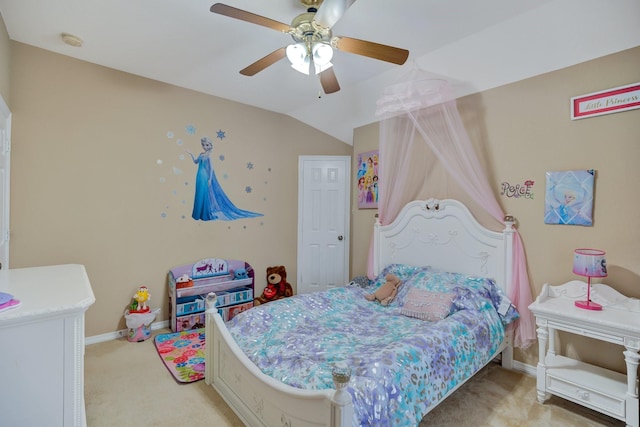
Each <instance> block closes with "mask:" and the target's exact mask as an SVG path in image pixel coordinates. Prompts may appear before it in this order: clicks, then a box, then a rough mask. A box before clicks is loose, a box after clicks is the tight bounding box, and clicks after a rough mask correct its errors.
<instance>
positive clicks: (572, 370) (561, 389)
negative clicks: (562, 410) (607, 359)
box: [546, 356, 627, 420]
mask: <svg viewBox="0 0 640 427" xmlns="http://www.w3.org/2000/svg"><path fill="white" fill-rule="evenodd" d="M547 362H551V364H550V366H549V368H548V369H547V373H546V383H547V384H546V388H547V391H549V392H551V393H553V394H555V395H557V396H560V397H563V398H565V399H568V400H571V401H573V402H576V403H579V404H581V405H584V406H588V407H590V408H591V409H595V410H596V411H599V412H602V413H605V414H607V415H610V416H612V417H615V418H618V419H622V420H624V419H625V417H626V398H627V396H626V381H625V377H624V376H623V375H621V374H618V373H616V372H611V371H606V370H604V369H602V368H599V367H596V366H592V365H588V364H586V363H582V362H579V361H576V360H572V359H569V358H565V357H563V356H555V357H548V358H547ZM553 365H555V366H553ZM552 366H553V367H552Z"/></svg>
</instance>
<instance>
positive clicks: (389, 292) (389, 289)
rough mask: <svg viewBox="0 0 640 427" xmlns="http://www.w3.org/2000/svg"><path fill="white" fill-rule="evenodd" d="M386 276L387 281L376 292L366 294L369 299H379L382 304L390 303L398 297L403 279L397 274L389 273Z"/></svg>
mask: <svg viewBox="0 0 640 427" xmlns="http://www.w3.org/2000/svg"><path fill="white" fill-rule="evenodd" d="M384 278H385V279H386V282H385V283H384V284H383V285H382V286H380V287H379V288H378V289H376V291H375V292H374V293H372V294H367V295H365V296H364V297H365V298H366V299H367V300H368V301H379V302H380V304H381V305H389V304H390V303H391V301H393V299H394V298H395V297H396V294H397V293H398V288H400V285H401V284H402V281H401V280H400V278H399V277H398V276H396V275H395V274H387V275H386V276H384Z"/></svg>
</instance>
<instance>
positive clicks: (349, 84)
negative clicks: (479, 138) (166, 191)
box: [0, 0, 640, 144]
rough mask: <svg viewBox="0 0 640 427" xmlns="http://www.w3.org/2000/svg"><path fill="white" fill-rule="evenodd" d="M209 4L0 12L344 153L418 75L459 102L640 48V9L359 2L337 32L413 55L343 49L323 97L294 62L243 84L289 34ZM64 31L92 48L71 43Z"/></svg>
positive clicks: (87, 5)
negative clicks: (313, 134) (392, 59)
mask: <svg viewBox="0 0 640 427" xmlns="http://www.w3.org/2000/svg"><path fill="white" fill-rule="evenodd" d="M222 2H223V3H225V4H228V5H230V6H233V7H237V8H240V9H244V10H247V11H249V12H252V13H255V14H258V15H262V16H266V17H268V18H272V19H275V20H277V21H280V22H284V23H286V24H289V23H290V22H291V20H292V19H293V18H294V17H295V16H296V15H298V14H300V13H302V12H304V11H305V7H304V6H302V4H301V3H300V2H299V0H271V1H251V0H225V1H222ZM213 3H215V0H0V13H1V14H2V17H3V19H4V22H5V24H6V27H7V31H8V33H9V36H10V38H11V39H12V40H16V41H18V42H22V43H26V44H29V45H33V46H37V47H40V48H42V49H46V50H50V51H53V52H57V53H60V54H62V55H68V56H71V57H74V58H78V59H81V60H85V61H88V62H91V63H95V64H99V65H103V66H106V67H110V68H114V69H117V70H121V71H125V72H128V73H133V74H137V75H140V76H143V77H148V78H150V79H154V80H159V81H162V82H166V83H171V84H174V85H177V86H180V87H184V88H188V89H193V90H196V91H199V92H203V93H206V94H211V95H215V96H219V97H222V98H226V99H230V100H234V101H238V102H242V103H245V104H249V105H253V106H256V107H260V108H264V109H266V110H271V111H275V112H279V113H283V114H286V115H289V116H291V117H294V118H296V119H298V120H300V121H302V122H304V123H307V124H309V125H310V126H313V127H315V128H317V129H319V130H321V131H323V132H325V133H327V134H329V135H332V136H334V137H336V138H338V139H340V140H342V141H344V142H346V143H348V144H351V143H352V138H353V129H354V128H356V127H359V126H362V125H365V124H368V123H371V122H374V121H376V117H375V103H376V99H377V98H378V96H379V94H380V92H381V90H382V88H383V87H384V86H386V85H389V84H393V83H395V82H397V81H399V79H402V78H403V76H405V75H408V73H409V72H410V71H411V70H412V69H413V70H415V69H416V68H419V69H421V70H423V71H426V72H428V73H430V74H432V75H433V76H436V77H444V78H446V79H447V80H449V81H450V82H451V83H452V84H453V86H454V87H455V89H456V91H457V94H458V95H459V96H463V95H467V94H470V93H474V92H477V91H481V90H486V89H489V88H492V87H496V86H500V85H503V84H506V83H511V82H514V81H518V80H521V79H524V78H528V77H531V76H534V75H537V74H541V73H545V72H548V71H552V70H557V69H560V68H564V67H567V66H570V65H573V64H576V63H580V62H584V61H587V60H590V59H593V58H597V57H600V56H603V55H607V54H610V53H614V52H618V51H621V50H625V49H629V48H632V47H635V46H639V45H640V1H639V0H518V1H513V0H483V1H478V0H357V1H356V2H355V3H354V4H353V5H352V6H351V7H350V8H349V9H348V10H347V11H346V13H345V14H344V15H343V17H342V18H341V19H340V20H339V21H338V23H337V24H336V25H335V26H334V27H333V34H334V35H342V36H349V37H353V38H358V39H364V40H369V41H374V42H377V43H382V44H388V45H392V46H396V47H401V48H404V49H408V50H409V51H410V55H409V60H408V61H407V63H406V64H405V65H403V66H398V65H393V64H388V63H386V62H382V61H377V60H374V59H370V58H367V57H363V56H358V55H354V54H349V53H344V52H336V53H335V55H334V60H333V61H332V62H333V63H334V64H335V65H334V69H335V74H336V76H337V78H338V81H339V83H340V86H341V87H342V90H341V91H339V92H337V93H335V94H331V95H324V94H322V95H321V96H319V95H320V94H321V87H320V83H319V81H318V79H317V77H316V76H305V75H303V74H300V73H298V72H296V71H294V70H293V69H291V68H290V67H289V65H288V62H287V60H286V59H283V60H281V61H279V62H277V63H276V64H274V65H272V66H270V67H269V68H267V69H265V70H264V71H262V72H260V73H258V74H256V75H255V76H253V77H245V76H242V75H240V74H239V73H238V71H239V70H241V69H242V68H244V67H246V66H247V65H249V64H251V63H253V62H254V61H256V60H257V59H259V58H261V57H263V56H264V55H266V54H268V53H270V52H272V51H274V50H275V49H277V48H279V47H282V46H286V45H288V44H290V43H291V37H290V36H288V35H286V34H282V33H278V32H277V31H274V30H271V29H268V28H265V27H261V26H257V25H254V24H250V23H246V22H243V21H239V20H236V19H232V18H229V17H226V16H221V15H217V14H214V13H211V12H210V11H209V9H210V7H211V5H212V4H213ZM63 32H67V33H71V34H74V35H76V36H78V37H80V38H81V39H83V40H84V45H83V46H82V47H80V48H75V47H71V46H68V45H66V44H64V43H63V42H62V41H61V38H60V34H61V33H63ZM628 83H632V82H628ZM600 89H605V88H594V91H595V90H600Z"/></svg>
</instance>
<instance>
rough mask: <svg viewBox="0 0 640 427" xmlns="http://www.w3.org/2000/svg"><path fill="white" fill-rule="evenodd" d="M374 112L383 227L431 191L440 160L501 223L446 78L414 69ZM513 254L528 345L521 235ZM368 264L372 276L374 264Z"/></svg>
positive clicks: (519, 339) (515, 290)
mask: <svg viewBox="0 0 640 427" xmlns="http://www.w3.org/2000/svg"><path fill="white" fill-rule="evenodd" d="M376 114H377V116H378V117H379V118H380V120H381V121H380V147H379V149H380V159H381V161H380V165H379V176H380V180H379V184H378V193H379V204H378V217H379V220H380V222H381V223H382V224H383V225H386V224H389V223H391V222H392V221H393V220H394V218H395V217H396V216H397V214H398V213H399V212H400V209H401V208H402V207H403V206H404V205H405V203H407V202H408V201H410V200H415V199H425V198H427V197H430V196H431V195H432V194H433V191H430V189H429V179H428V178H429V174H430V171H431V170H432V169H433V168H434V166H436V165H437V164H438V163H439V164H440V165H441V166H442V168H443V169H444V170H446V172H447V174H448V176H449V177H451V178H453V180H454V181H455V182H456V183H457V184H458V185H459V186H460V187H461V188H462V189H463V190H464V191H465V192H466V193H467V194H468V195H469V197H470V198H471V199H472V200H473V201H474V202H475V203H477V205H478V206H480V207H481V208H483V209H484V210H485V211H486V212H487V213H488V214H489V215H490V216H491V217H492V218H494V219H495V220H496V221H498V222H499V223H500V224H503V220H504V217H505V213H504V212H503V210H502V208H501V207H500V204H499V203H498V200H497V199H496V197H495V194H494V193H493V191H492V189H491V186H490V184H489V179H488V177H487V174H486V172H485V170H484V168H483V166H482V163H481V162H480V160H479V158H478V155H477V154H476V151H475V149H474V147H473V144H472V143H471V140H470V138H469V136H468V134H467V131H466V129H465V127H464V125H463V123H462V119H461V117H460V114H459V112H458V109H457V104H456V98H455V96H454V92H453V89H452V88H451V87H450V85H449V84H448V82H446V81H445V80H441V79H434V78H431V77H425V76H424V75H422V73H420V72H419V71H413V72H412V73H411V77H410V78H409V79H407V81H405V82H403V83H399V84H395V85H392V86H389V87H387V88H386V89H385V90H384V92H383V94H382V96H381V97H380V99H379V100H378V102H377V111H376ZM514 256H515V264H514V268H513V276H514V277H513V280H512V283H511V286H510V288H509V289H508V296H509V298H510V299H511V301H512V302H513V303H514V304H515V305H516V307H517V308H518V311H519V313H520V316H521V317H520V319H519V320H518V321H517V322H516V323H515V324H514V334H513V336H514V346H515V347H518V348H527V347H529V346H530V345H531V344H532V343H533V342H534V341H535V339H536V334H535V321H534V318H533V315H532V314H531V312H530V311H529V308H528V307H529V304H531V302H532V298H531V289H530V287H529V277H528V274H527V261H526V257H525V252H524V246H523V244H522V240H521V238H520V235H519V234H518V233H516V236H515V241H514ZM370 260H371V257H370ZM369 265H370V267H369V273H370V275H371V273H372V269H371V262H370V264H369Z"/></svg>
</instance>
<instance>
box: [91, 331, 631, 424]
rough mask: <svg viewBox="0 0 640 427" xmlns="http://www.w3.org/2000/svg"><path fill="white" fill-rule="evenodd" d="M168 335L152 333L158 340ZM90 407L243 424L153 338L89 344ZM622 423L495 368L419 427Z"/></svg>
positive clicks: (109, 418) (123, 415)
mask: <svg viewBox="0 0 640 427" xmlns="http://www.w3.org/2000/svg"><path fill="white" fill-rule="evenodd" d="M167 332H169V331H168V330H164V329H161V330H158V331H154V335H156V334H161V333H167ZM85 404H86V411H87V424H88V427H102V426H105V427H112V426H122V427H128V426H136V427H147V426H154V427H165V426H167V427H177V426H183V425H189V426H192V427H200V426H216V427H236V426H237V427H240V426H242V425H243V424H242V422H241V421H240V420H239V419H238V417H236V415H235V414H234V413H233V411H231V409H230V408H229V407H228V406H227V405H226V403H225V402H224V401H223V400H222V398H221V397H220V396H219V395H218V394H217V392H216V391H215V390H213V388H211V387H209V386H207V385H206V384H205V382H204V380H203V381H198V382H195V383H190V384H179V383H177V382H176V381H175V380H174V379H173V377H172V376H171V374H169V372H168V371H167V369H166V368H165V367H164V365H163V364H162V362H161V360H160V357H159V356H158V354H157V353H156V350H155V347H154V345H153V337H152V338H150V339H148V340H147V341H144V342H140V343H134V342H129V341H127V340H126V339H124V338H122V339H118V340H114V341H107V342H103V343H99V344H92V345H89V346H87V348H86V352H85ZM427 426H438V427H454V426H455V427H481V426H487V427H489V426H490V427H517V426H535V427H547V426H567V427H570V426H575V427H578V426H580V427H597V426H624V423H623V422H621V421H618V420H615V419H613V418H609V417H606V416H604V415H601V414H598V413H596V412H593V411H590V410H587V409H585V408H582V407H581V406H579V405H575V404H573V403H571V402H567V401H565V400H563V399H560V398H555V397H552V398H551V399H549V400H548V401H547V402H546V403H545V404H544V405H540V404H539V403H537V401H536V390H535V378H533V377H531V376H528V375H525V374H523V373H519V372H515V371H507V370H504V369H502V368H501V367H500V366H498V365H496V364H490V365H489V366H487V367H486V368H485V369H483V370H482V371H480V372H479V373H478V374H477V375H476V376H475V377H474V378H473V379H471V380H470V381H469V382H468V383H467V384H465V385H463V386H462V387H461V388H460V389H459V390H457V391H456V392H455V393H454V394H452V395H451V396H449V397H448V398H447V399H446V400H445V401H444V402H442V403H441V404H440V406H438V407H437V408H436V409H434V410H433V411H432V412H430V413H429V414H427V415H426V416H425V418H424V419H423V420H422V422H421V423H420V427H427Z"/></svg>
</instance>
